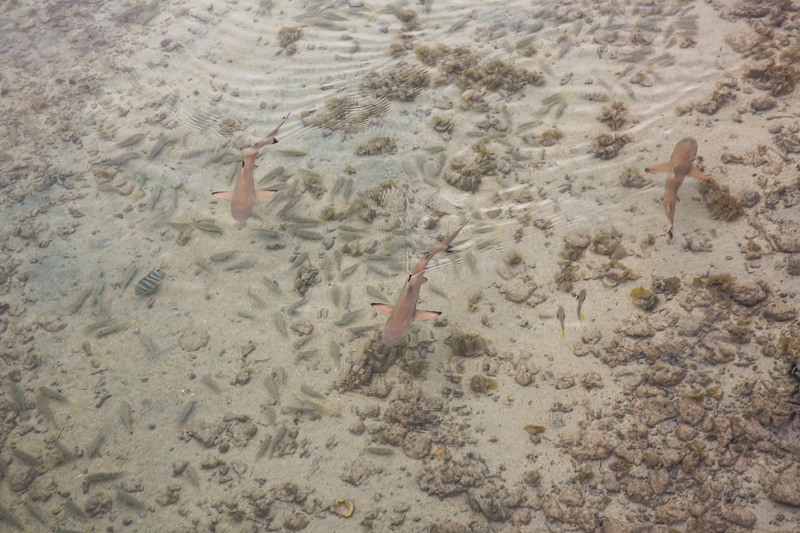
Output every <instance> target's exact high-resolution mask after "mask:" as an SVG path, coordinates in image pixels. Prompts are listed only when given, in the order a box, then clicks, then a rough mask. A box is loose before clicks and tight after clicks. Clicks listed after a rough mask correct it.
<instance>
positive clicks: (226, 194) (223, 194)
mask: <svg viewBox="0 0 800 533" xmlns="http://www.w3.org/2000/svg"><path fill="white" fill-rule="evenodd" d="M211 195H212V196H215V197H217V198H220V199H221V200H229V201H230V200H233V191H217V192H212V193H211Z"/></svg>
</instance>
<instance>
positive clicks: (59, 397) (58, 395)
mask: <svg viewBox="0 0 800 533" xmlns="http://www.w3.org/2000/svg"><path fill="white" fill-rule="evenodd" d="M39 391H41V393H42V394H44V395H45V396H47V397H48V398H53V399H54V400H60V401H62V402H67V403H70V404H72V407H78V404H77V403H75V402H73V401H72V400H70V399H69V398H67V397H66V396H64V395H63V394H61V393H60V392H56V391H54V390H53V389H50V388H47V387H39Z"/></svg>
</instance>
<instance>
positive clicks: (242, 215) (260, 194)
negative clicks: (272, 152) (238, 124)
mask: <svg viewBox="0 0 800 533" xmlns="http://www.w3.org/2000/svg"><path fill="white" fill-rule="evenodd" d="M287 118H289V115H286V117H284V119H283V120H282V121H281V123H280V124H278V127H277V128H275V129H274V130H272V133H270V134H269V135H267V136H266V137H264V138H263V139H261V140H260V141H258V142H257V143H256V144H255V146H253V147H252V148H250V149H249V150H248V151H247V152H246V153H245V154H244V160H243V161H242V166H241V167H239V174H238V175H237V176H236V182H235V183H234V185H233V191H218V192H212V193H211V194H213V195H214V196H216V197H217V198H221V199H222V200H229V201H230V202H231V215H232V216H233V218H234V219H235V220H238V221H239V222H243V221H245V220H247V219H248V218H250V215H251V214H253V205H255V200H256V198H264V197H266V196H270V195H272V194H275V193H276V192H278V191H274V190H262V191H257V190H256V188H255V185H254V182H253V171H254V170H255V169H256V168H258V167H257V166H256V164H255V163H256V157H257V156H258V151H259V150H260V149H261V147H262V146H264V145H265V144H275V143H276V142H278V139H276V138H275V135H277V134H278V130H279V129H281V126H283V123H284V122H286V119H287Z"/></svg>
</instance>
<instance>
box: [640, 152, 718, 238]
mask: <svg viewBox="0 0 800 533" xmlns="http://www.w3.org/2000/svg"><path fill="white" fill-rule="evenodd" d="M695 157H697V141H695V140H694V139H692V138H691V137H687V138H685V139H681V140H680V141H678V144H676V145H675V149H674V150H673V151H672V157H670V158H669V161H668V162H666V163H660V164H658V165H653V166H651V167H647V168H646V169H645V170H646V171H647V172H658V171H663V170H666V171H667V185H666V189H665V191H664V210H665V211H666V213H667V220H669V229H668V230H667V231H666V232H665V233H664V234H663V235H669V238H670V239H671V238H672V228H673V227H674V225H675V222H674V218H675V206H676V205H677V203H678V200H680V198H678V189H679V188H680V186H681V184H683V178H685V177H686V176H687V175H689V176H692V177H695V178H697V179H699V180H703V181H708V178H707V177H706V176H705V175H704V174H703V173H702V172H700V171H699V170H697V168H696V167H695V166H694V164H693V163H694V160H695Z"/></svg>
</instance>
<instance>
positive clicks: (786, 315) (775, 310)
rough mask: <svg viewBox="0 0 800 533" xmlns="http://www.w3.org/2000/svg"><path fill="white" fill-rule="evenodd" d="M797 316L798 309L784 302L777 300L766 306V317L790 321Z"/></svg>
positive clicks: (777, 320)
mask: <svg viewBox="0 0 800 533" xmlns="http://www.w3.org/2000/svg"><path fill="white" fill-rule="evenodd" d="M796 317H797V311H796V310H795V309H794V308H793V307H791V306H789V305H787V304H785V303H783V302H776V303H774V304H770V305H768V306H767V307H765V308H764V318H767V319H769V320H774V321H775V322H788V321H789V320H794V319H795V318H796Z"/></svg>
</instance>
